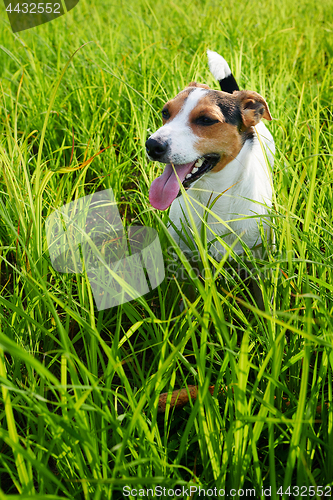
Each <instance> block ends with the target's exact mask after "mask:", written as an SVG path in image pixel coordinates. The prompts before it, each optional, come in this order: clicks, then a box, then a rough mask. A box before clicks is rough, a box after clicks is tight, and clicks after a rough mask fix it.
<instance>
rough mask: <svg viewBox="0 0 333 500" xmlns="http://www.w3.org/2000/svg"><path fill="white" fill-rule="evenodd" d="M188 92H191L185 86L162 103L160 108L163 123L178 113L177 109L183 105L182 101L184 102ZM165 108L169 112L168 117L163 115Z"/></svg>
mask: <svg viewBox="0 0 333 500" xmlns="http://www.w3.org/2000/svg"><path fill="white" fill-rule="evenodd" d="M190 92H191V90H190V89H187V88H185V89H184V90H182V91H181V92H179V94H177V95H176V96H175V97H174V98H173V99H171V100H170V101H168V102H167V103H166V104H164V106H163V110H162V120H163V125H165V124H166V123H167V122H168V121H170V120H172V119H173V118H174V117H175V116H176V115H177V114H178V113H179V111H180V110H181V109H182V107H183V106H184V103H185V101H186V99H187V98H188V96H189V94H190ZM166 110H167V111H168V113H169V117H168V118H165V117H164V116H163V111H166Z"/></svg>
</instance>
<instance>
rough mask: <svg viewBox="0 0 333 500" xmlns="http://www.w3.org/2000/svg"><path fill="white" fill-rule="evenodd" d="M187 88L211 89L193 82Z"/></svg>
mask: <svg viewBox="0 0 333 500" xmlns="http://www.w3.org/2000/svg"><path fill="white" fill-rule="evenodd" d="M186 87H201V88H202V89H209V87H208V85H206V84H205V83H197V82H191V83H189V84H188V85H186Z"/></svg>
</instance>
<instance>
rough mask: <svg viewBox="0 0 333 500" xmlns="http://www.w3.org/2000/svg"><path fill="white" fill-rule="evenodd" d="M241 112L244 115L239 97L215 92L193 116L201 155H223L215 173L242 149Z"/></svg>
mask: <svg viewBox="0 0 333 500" xmlns="http://www.w3.org/2000/svg"><path fill="white" fill-rule="evenodd" d="M222 110H223V111H224V113H223V111H222ZM237 115H238V116H239V117H240V114H239V112H238V113H237V106H236V99H235V97H233V96H232V95H229V94H227V95H225V93H224V92H220V91H214V93H209V94H207V95H206V96H204V97H203V98H202V99H201V100H200V101H199V103H198V105H197V106H196V108H195V109H193V110H192V112H191V114H190V116H189V124H190V127H191V129H192V131H193V134H194V135H195V136H196V137H198V140H197V141H196V143H195V147H196V149H197V150H199V151H200V154H201V156H204V155H206V154H209V153H217V154H219V155H220V156H221V159H220V161H219V162H218V163H217V165H215V167H214V168H213V169H212V172H219V171H220V170H222V169H223V168H224V167H225V166H226V165H227V164H228V163H229V162H230V161H232V160H233V159H234V158H236V156H237V155H238V153H239V152H240V150H241V148H242V145H243V143H242V136H241V133H240V131H239V120H238V119H237ZM230 122H231V123H230Z"/></svg>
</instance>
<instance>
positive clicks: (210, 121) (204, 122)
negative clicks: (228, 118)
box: [195, 116, 218, 126]
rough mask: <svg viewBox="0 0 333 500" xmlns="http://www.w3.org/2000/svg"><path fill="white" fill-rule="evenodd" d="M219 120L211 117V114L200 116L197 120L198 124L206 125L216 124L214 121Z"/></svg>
mask: <svg viewBox="0 0 333 500" xmlns="http://www.w3.org/2000/svg"><path fill="white" fill-rule="evenodd" d="M217 122H218V120H214V119H213V118H210V117H209V116H199V118H197V119H196V120H195V123H196V125H205V126H208V125H214V123H217Z"/></svg>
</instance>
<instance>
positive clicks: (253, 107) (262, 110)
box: [234, 90, 272, 128]
mask: <svg viewBox="0 0 333 500" xmlns="http://www.w3.org/2000/svg"><path fill="white" fill-rule="evenodd" d="M234 95H237V98H238V99H239V101H240V112H241V115H242V120H243V124H244V126H245V127H246V128H249V127H254V126H255V125H257V124H258V123H259V122H260V120H261V119H262V118H265V119H266V120H272V116H271V114H270V112H269V109H268V105H267V102H266V101H265V99H264V98H263V97H261V95H260V94H257V92H253V91H251V90H241V91H240V92H234Z"/></svg>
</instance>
